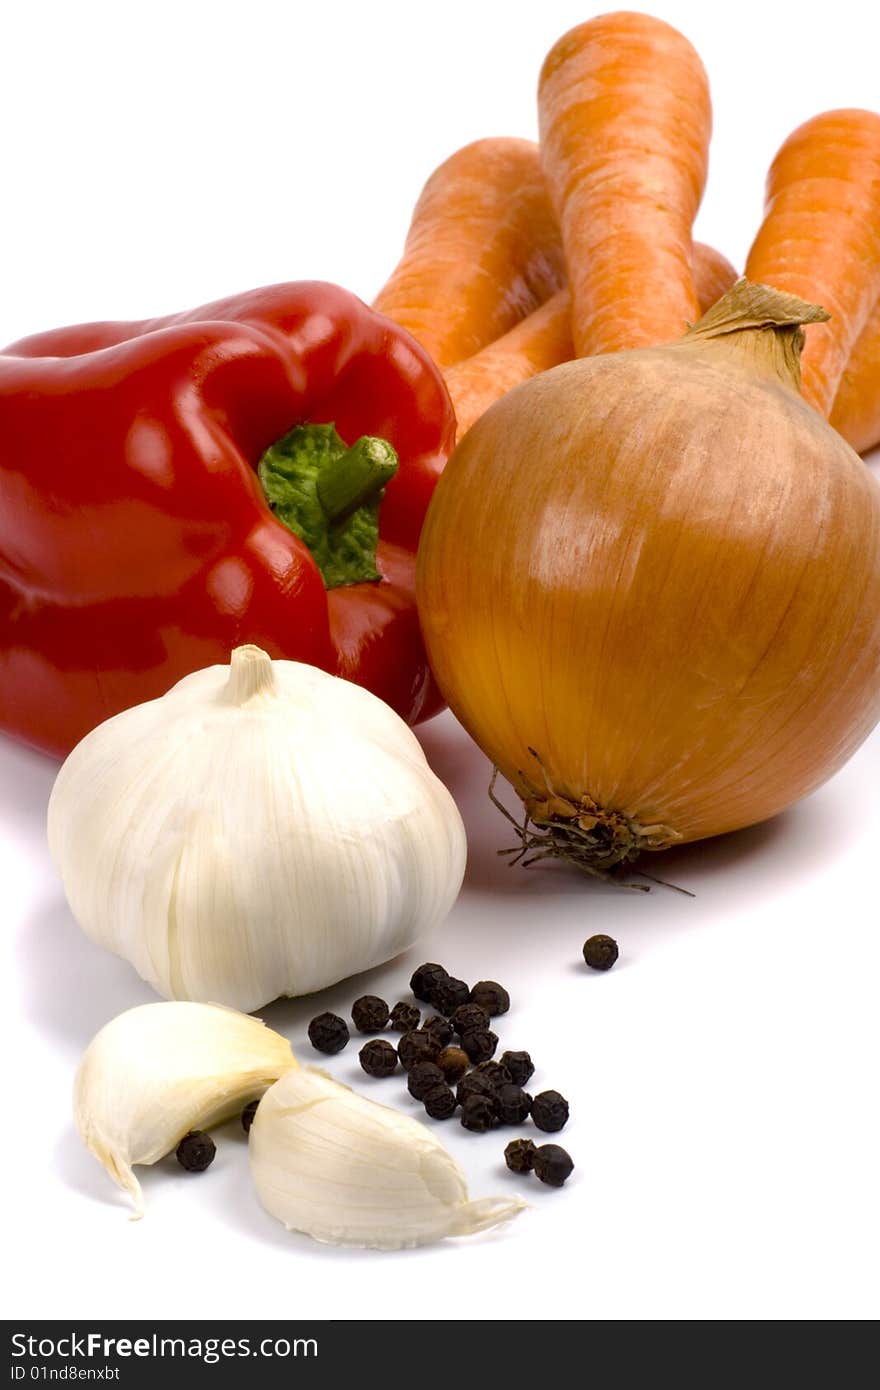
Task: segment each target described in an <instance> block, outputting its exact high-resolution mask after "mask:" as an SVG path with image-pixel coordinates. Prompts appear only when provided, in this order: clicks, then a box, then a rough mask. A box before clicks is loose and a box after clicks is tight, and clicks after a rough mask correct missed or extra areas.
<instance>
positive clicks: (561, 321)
mask: <svg viewBox="0 0 880 1390" xmlns="http://www.w3.org/2000/svg"><path fill="white" fill-rule="evenodd" d="M573 357H574V345H573V344H572V341H571V295H570V294H569V292H568V290H559V291H558V292H557V293H556V294H554V296H553V298H552V299H548V300H547V303H546V304H542V305H541V307H540V308H539V309H535V310H533V312H532V313H531V314H529V316H528V318H525V319H523V320H522V322H521V323H518V324H516V325H515V326H514V327H513V328H511V329H509V330H508V332H507V333H505V334H504V336H503V337H501V338H497V339H496V340H495V342H494V343H490V344H489V346H488V347H484V348H483V350H482V352H477V353H475V354H474V356H473V357H468V358H466V359H465V361H464V362H459V363H458V364H457V365H456V366H454V367H450V368H449V369H448V370H447V371H446V372H445V373H444V375H445V378H446V385H447V387H448V388H449V394H450V396H451V397H452V404H453V406H454V407H455V418H456V420H457V422H458V438H459V439H461V437H462V435H463V434H464V433H465V431H467V430H469V429H470V427H471V425H472V424H473V423H474V421H475V420H478V419H479V417H480V416H481V415H482V414H483V412H484V411H486V410H488V409H489V406H490V405H492V404H493V402H495V401H497V400H499V399H500V397H501V396H506V395H507V392H508V391H512V390H513V388H514V386H519V384H520V382H522V381H528V379H529V377H532V376H537V375H538V373H539V372H546V371H548V370H549V368H550V367H556V366H558V365H559V363H560V362H570V361H571V359H572V358H573Z"/></svg>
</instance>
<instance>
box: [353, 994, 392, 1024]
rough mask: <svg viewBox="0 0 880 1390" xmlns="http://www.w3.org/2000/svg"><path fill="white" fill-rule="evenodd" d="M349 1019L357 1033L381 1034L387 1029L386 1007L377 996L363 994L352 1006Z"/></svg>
mask: <svg viewBox="0 0 880 1390" xmlns="http://www.w3.org/2000/svg"><path fill="white" fill-rule="evenodd" d="M351 1017H352V1019H353V1021H354V1026H355V1028H356V1029H357V1030H358V1032H359V1033H381V1032H382V1029H383V1028H387V1027H388V1005H387V1004H386V1003H385V1000H384V999H380V998H379V996H378V994H364V995H363V996H362V997H361V998H360V999H356V1000H355V1001H354V1003H353V1004H352V1006H351Z"/></svg>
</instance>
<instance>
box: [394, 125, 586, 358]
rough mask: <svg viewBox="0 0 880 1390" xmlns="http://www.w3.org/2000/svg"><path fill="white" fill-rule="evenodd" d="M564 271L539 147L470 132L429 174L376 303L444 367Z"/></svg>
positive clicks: (537, 299) (494, 332) (514, 316)
mask: <svg viewBox="0 0 880 1390" xmlns="http://www.w3.org/2000/svg"><path fill="white" fill-rule="evenodd" d="M564 278H565V266H564V261H563V256H562V246H561V243H560V239H559V230H558V228H557V226H556V222H555V218H554V216H553V211H552V209H551V207H550V200H549V198H548V196H547V189H546V185H545V183H544V176H543V174H542V172H541V162H540V158H539V155H538V148H537V146H536V145H535V144H533V143H532V142H531V141H530V140H509V139H487V140H477V141H476V142H475V143H474V144H472V145H466V146H465V147H464V149H461V150H459V151H458V152H457V153H456V154H454V155H452V156H451V157H450V158H449V159H447V160H446V162H445V163H444V164H441V165H440V167H439V169H436V170H435V172H434V173H433V174H432V175H431V177H430V178H429V179H428V182H427V183H426V184H425V187H424V189H423V191H422V194H421V197H420V198H419V200H418V202H417V204H416V207H415V211H414V213H413V217H412V222H411V224H410V229H409V234H408V236H407V239H406V247H405V249H404V253H403V257H402V259H401V260H400V262H399V264H398V265H397V268H396V269H395V271H394V273H393V274H392V276H391V278H390V280H389V281H388V283H387V284H386V285H385V287H384V288H383V289H382V290H380V292H379V294H378V295H377V297H376V299H375V300H374V307H375V308H376V309H379V310H380V311H381V312H382V313H383V314H386V315H387V316H388V317H389V318H391V319H394V321H395V323H399V324H401V325H402V326H403V327H404V328H407V329H408V330H409V331H410V333H412V335H413V337H414V338H417V339H418V341H419V342H420V343H421V344H422V346H423V347H424V348H426V349H427V351H428V352H429V353H430V354H431V356H432V357H433V358H434V361H435V362H436V363H437V365H438V366H440V367H448V366H450V365H451V364H452V363H453V362H460V361H461V359H462V358H464V357H470V356H471V355H472V354H473V353H475V352H478V351H479V350H480V348H482V347H485V345H486V344H487V343H491V342H492V341H493V340H494V339H495V338H498V337H500V336H501V334H502V333H506V332H507V330H508V329H509V328H512V327H513V325H514V324H515V323H518V322H519V320H520V319H523V318H525V317H526V315H527V314H530V313H531V312H532V310H533V309H536V308H537V307H538V305H539V304H542V303H543V302H544V300H545V299H549V297H550V296H551V295H552V294H553V293H554V292H555V291H556V290H558V289H559V288H560V286H561V285H562V283H563V281H564Z"/></svg>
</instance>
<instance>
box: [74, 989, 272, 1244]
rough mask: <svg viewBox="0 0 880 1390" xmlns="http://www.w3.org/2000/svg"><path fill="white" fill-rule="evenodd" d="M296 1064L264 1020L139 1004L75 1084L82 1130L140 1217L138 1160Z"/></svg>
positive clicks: (214, 1008) (101, 1042)
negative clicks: (136, 1165) (128, 1196)
mask: <svg viewBox="0 0 880 1390" xmlns="http://www.w3.org/2000/svg"><path fill="white" fill-rule="evenodd" d="M296 1066H297V1063H296V1060H295V1058H294V1056H293V1053H292V1052H291V1050H290V1043H289V1042H288V1041H287V1039H286V1038H282V1037H281V1036H280V1034H278V1033H274V1032H273V1031H272V1029H271V1028H267V1027H266V1026H265V1024H263V1023H261V1022H260V1020H259V1019H257V1018H249V1017H248V1016H247V1014H240V1013H238V1012H236V1010H235V1009H225V1008H222V1007H221V1006H219V1005H216V1004H189V1003H176V1002H175V1003H168V1004H142V1005H141V1006H140V1007H139V1008H136V1009H129V1010H128V1011H127V1012H126V1013H123V1014H120V1015H119V1016H118V1017H117V1018H114V1019H113V1020H112V1022H110V1023H108V1024H107V1025H106V1027H104V1028H102V1029H101V1031H100V1033H98V1034H96V1036H95V1037H94V1038H93V1039H92V1041H91V1042H90V1043H89V1046H88V1047H87V1048H86V1051H85V1053H84V1054H83V1057H82V1060H81V1062H80V1064H79V1069H78V1071H77V1074H76V1080H75V1082H74V1092H73V1094H74V1119H75V1121H76V1127H77V1129H78V1130H79V1133H80V1137H81V1138H82V1140H83V1143H84V1144H85V1145H86V1147H87V1148H89V1149H91V1151H92V1153H93V1154H94V1155H95V1157H96V1158H97V1160H98V1162H99V1163H102V1164H103V1165H104V1167H105V1168H106V1169H107V1172H108V1173H109V1174H110V1176H111V1178H112V1179H113V1181H114V1182H116V1183H118V1184H119V1186H120V1187H121V1188H123V1190H124V1191H125V1192H127V1193H129V1195H130V1196H131V1199H132V1201H133V1203H134V1207H135V1211H134V1215H135V1216H136V1217H138V1216H143V1211H144V1208H143V1198H142V1195H141V1186H140V1183H139V1182H138V1180H137V1178H136V1177H135V1175H134V1173H133V1171H132V1167H133V1165H134V1164H136V1163H157V1162H158V1161H159V1159H160V1158H164V1156H165V1154H167V1153H170V1151H171V1150H172V1149H173V1148H175V1147H176V1146H177V1144H178V1143H179V1142H180V1140H181V1139H182V1138H183V1136H184V1134H186V1133H187V1131H188V1130H191V1129H209V1128H210V1127H211V1126H212V1125H217V1124H222V1122H223V1121H224V1120H228V1119H230V1118H231V1117H232V1116H233V1115H235V1114H236V1112H237V1111H239V1110H241V1109H242V1108H243V1107H244V1106H245V1105H247V1103H248V1102H249V1101H251V1100H256V1099H257V1097H259V1096H261V1095H262V1094H263V1092H264V1091H265V1090H266V1088H267V1086H270V1085H271V1084H272V1082H273V1081H275V1080H276V1078H277V1077H279V1076H281V1075H282V1073H283V1072H285V1071H287V1070H288V1069H290V1068H291V1067H296Z"/></svg>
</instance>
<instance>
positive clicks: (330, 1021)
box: [309, 1014, 349, 1053]
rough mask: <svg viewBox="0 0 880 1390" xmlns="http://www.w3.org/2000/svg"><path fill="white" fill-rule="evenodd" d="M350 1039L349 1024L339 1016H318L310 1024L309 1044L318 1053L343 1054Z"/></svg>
mask: <svg viewBox="0 0 880 1390" xmlns="http://www.w3.org/2000/svg"><path fill="white" fill-rule="evenodd" d="M348 1039H349V1032H348V1024H347V1023H346V1021H345V1019H344V1018H340V1017H339V1015H338V1014H318V1016H317V1018H313V1019H312V1021H311V1023H310V1024H309V1042H310V1043H311V1044H312V1047H314V1048H316V1049H317V1051H318V1052H329V1053H333V1052H341V1051H342V1049H343V1048H344V1047H345V1045H346V1043H347V1042H348Z"/></svg>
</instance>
